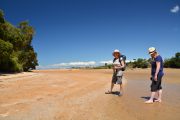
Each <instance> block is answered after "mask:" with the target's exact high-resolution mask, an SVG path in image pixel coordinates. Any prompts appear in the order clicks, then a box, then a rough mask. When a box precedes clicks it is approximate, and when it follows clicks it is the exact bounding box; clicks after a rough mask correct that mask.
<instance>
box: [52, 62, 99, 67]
mask: <svg viewBox="0 0 180 120" xmlns="http://www.w3.org/2000/svg"><path fill="white" fill-rule="evenodd" d="M95 64H96V62H94V61H88V62H69V63H59V64H53V65H50V66H53V67H64V66H65V67H73V66H91V65H95Z"/></svg>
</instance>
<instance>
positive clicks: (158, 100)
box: [154, 99, 162, 103]
mask: <svg viewBox="0 0 180 120" xmlns="http://www.w3.org/2000/svg"><path fill="white" fill-rule="evenodd" d="M154 101H155V102H160V103H161V102H162V100H160V99H157V100H154Z"/></svg>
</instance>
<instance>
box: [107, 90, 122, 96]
mask: <svg viewBox="0 0 180 120" xmlns="http://www.w3.org/2000/svg"><path fill="white" fill-rule="evenodd" d="M105 94H111V95H117V96H120V92H119V91H113V92H112V93H105Z"/></svg>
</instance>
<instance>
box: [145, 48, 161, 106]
mask: <svg viewBox="0 0 180 120" xmlns="http://www.w3.org/2000/svg"><path fill="white" fill-rule="evenodd" d="M148 51H149V54H150V56H151V57H152V62H151V80H152V84H151V97H150V99H149V100H148V101H146V102H145V103H153V102H154V98H155V95H156V94H157V96H158V98H157V99H156V100H155V102H161V101H162V99H161V96H162V86H161V80H162V77H163V75H164V72H163V59H162V57H161V56H160V55H159V54H158V53H157V51H156V48H155V47H150V48H149V49H148Z"/></svg>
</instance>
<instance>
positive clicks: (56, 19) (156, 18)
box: [0, 0, 180, 67]
mask: <svg viewBox="0 0 180 120" xmlns="http://www.w3.org/2000/svg"><path fill="white" fill-rule="evenodd" d="M179 6H180V0H1V3H0V8H1V9H2V10H3V11H4V13H5V18H6V20H8V21H9V22H11V23H12V24H14V25H17V24H18V23H19V22H20V21H24V20H28V21H29V23H30V25H32V26H33V27H34V28H35V30H36V35H35V36H34V39H33V43H32V44H33V46H34V48H35V51H36V52H37V53H38V60H39V64H40V66H41V67H47V66H48V67H52V66H53V67H56V66H58V67H60V66H67V65H73V64H76V65H83V64H87V65H88V64H91V65H93V64H98V63H102V61H109V60H111V59H112V51H113V50H114V49H119V50H120V51H121V52H122V54H125V55H126V56H127V59H128V60H132V59H134V58H139V57H140V58H149V56H148V54H147V49H148V47H151V46H154V47H156V48H157V50H158V51H159V53H160V54H161V55H162V56H163V57H164V58H168V57H171V56H173V55H174V54H175V53H176V52H180V47H179V45H180V10H179Z"/></svg>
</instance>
